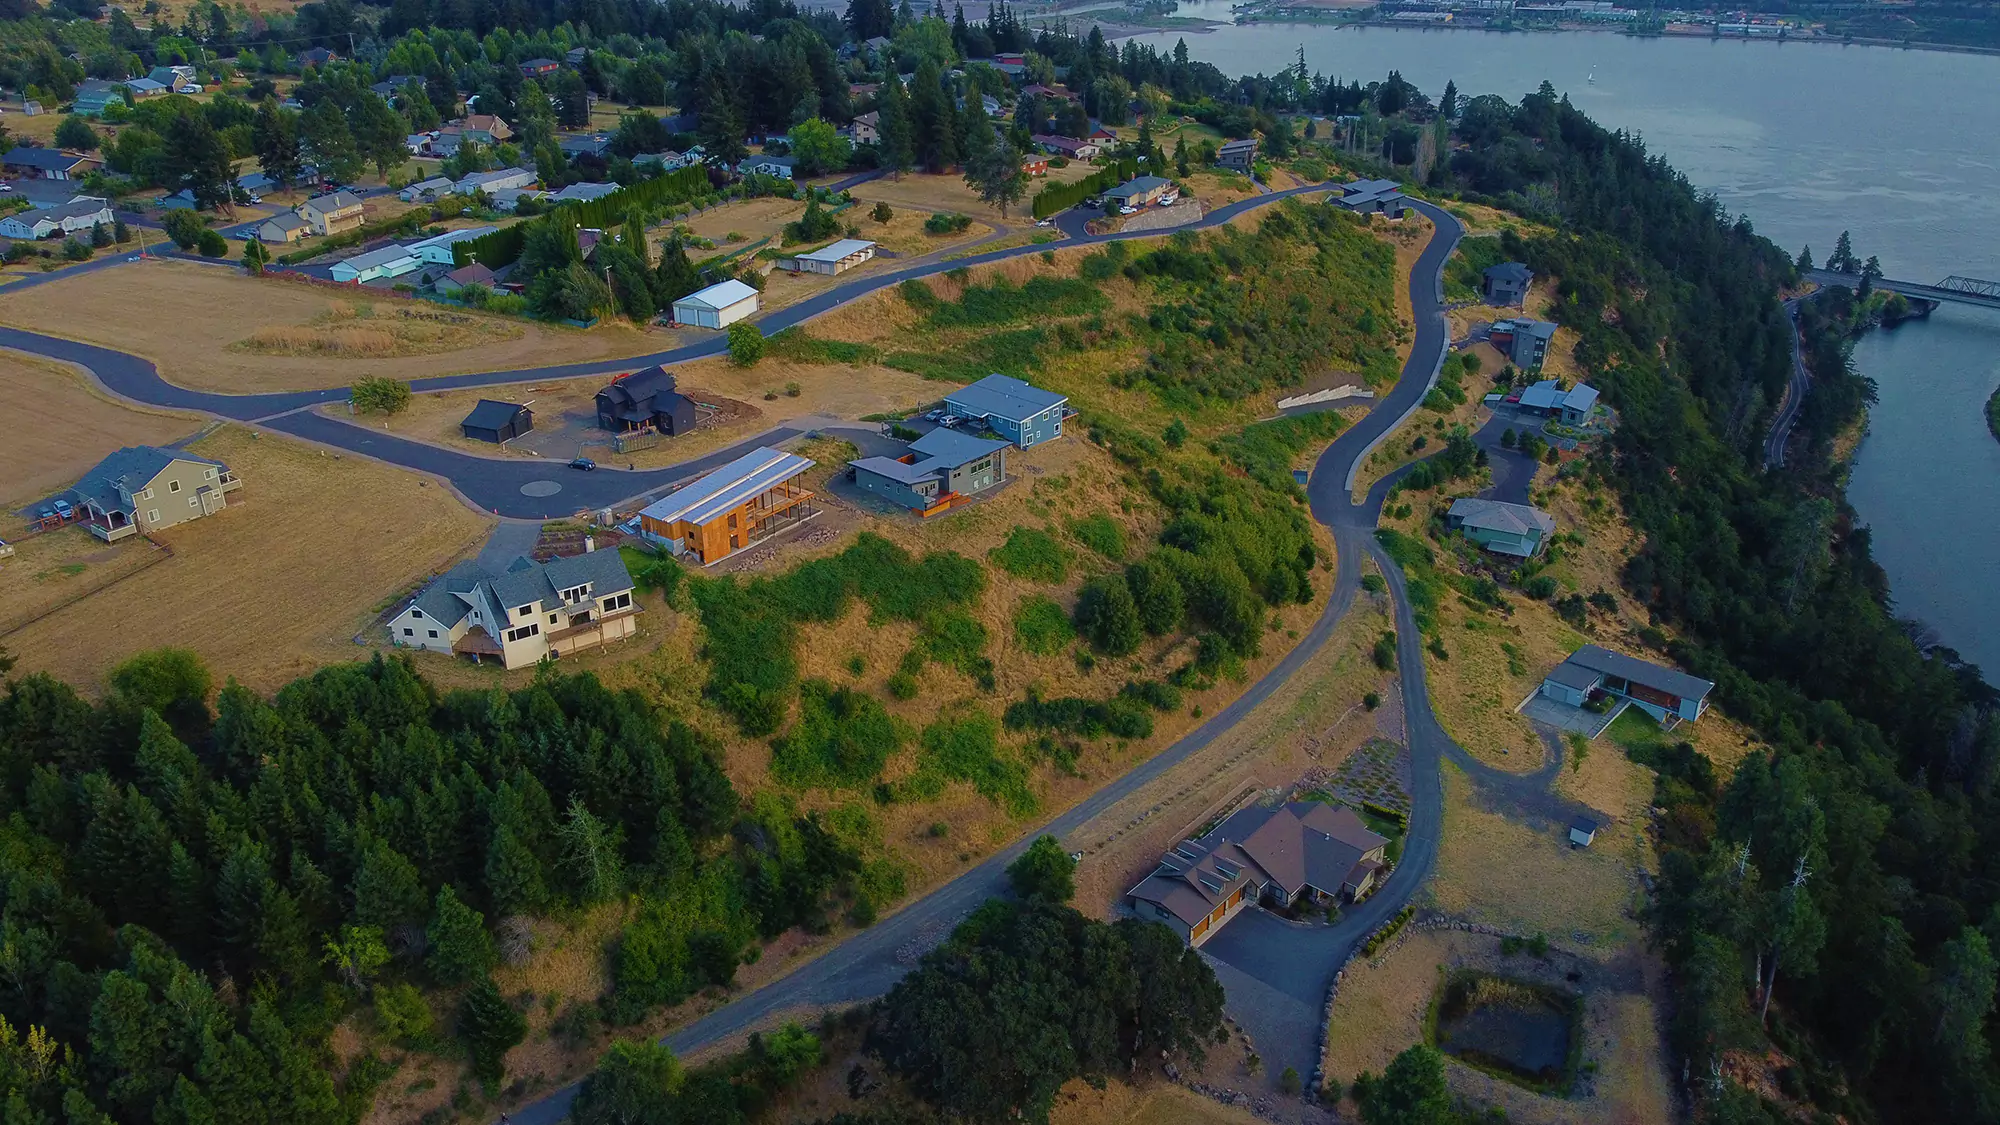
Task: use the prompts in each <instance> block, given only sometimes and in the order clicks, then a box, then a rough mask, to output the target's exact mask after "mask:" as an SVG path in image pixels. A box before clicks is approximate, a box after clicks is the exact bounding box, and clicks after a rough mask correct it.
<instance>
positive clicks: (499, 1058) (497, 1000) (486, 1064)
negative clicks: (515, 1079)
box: [458, 977, 528, 1088]
mask: <svg viewBox="0 0 2000 1125" xmlns="http://www.w3.org/2000/svg"><path fill="white" fill-rule="evenodd" d="M458 1034H459V1037H460V1038H462V1039H464V1040H465V1045H466V1050H467V1052H468V1053H469V1054H470V1055H471V1056H472V1073H473V1076H474V1077H476V1078H478V1079H479V1080H480V1081H481V1082H482V1083H484V1084H486V1085H487V1086H488V1087H489V1088H490V1087H493V1086H497V1085H499V1084H500V1081H501V1079H503V1078H505V1077H506V1076H507V1071H506V1055H507V1052H508V1051H509V1050H512V1049H513V1048H514V1047H515V1046H516V1045H518V1044H519V1043H520V1042H521V1040H523V1039H525V1038H527V1036H528V1021H527V1020H525V1019H522V1018H521V1013H519V1012H516V1011H515V1010H514V1009H513V1007H512V1006H511V1005H509V1004H508V1003H507V1000H506V998H505V997H503V996H501V995H500V989H499V988H498V987H497V986H496V985H495V984H494V983H493V978H491V977H485V978H482V979H481V980H480V981H479V983H477V984H475V985H473V986H472V989H471V990H470V991H469V992H467V993H466V994H465V999H464V1001H463V1002H462V1003H461V1004H460V1006H459V1011H458Z"/></svg>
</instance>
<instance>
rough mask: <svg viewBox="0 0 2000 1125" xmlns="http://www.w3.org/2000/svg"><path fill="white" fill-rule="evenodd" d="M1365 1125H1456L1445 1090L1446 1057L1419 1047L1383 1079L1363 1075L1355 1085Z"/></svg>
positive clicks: (1403, 1056)
mask: <svg viewBox="0 0 2000 1125" xmlns="http://www.w3.org/2000/svg"><path fill="white" fill-rule="evenodd" d="M1354 1100H1355V1101H1356V1102H1358V1103H1360V1106H1361V1120H1362V1121H1363V1122H1364V1125H1453V1123H1454V1122H1455V1121H1456V1120H1457V1115H1456V1114H1454V1113H1453V1112H1452V1108H1451V1093H1450V1091H1449V1090H1447V1089H1446V1087H1445V1081H1444V1056H1443V1055H1440V1054H1438V1052H1437V1050H1436V1048H1433V1047H1428V1046H1425V1045H1424V1044H1422V1043H1419V1044H1417V1045H1416V1046H1414V1047H1411V1048H1409V1049H1407V1050H1405V1051H1404V1052H1403V1053H1402V1054H1400V1055H1397V1056H1396V1057H1395V1059H1394V1060H1393V1061H1391V1062H1390V1063H1389V1067H1388V1069H1387V1070H1384V1071H1383V1072H1382V1077H1380V1078H1375V1077H1374V1076H1372V1075H1369V1074H1366V1073H1364V1074H1362V1075H1361V1077H1359V1078H1357V1079H1355V1081H1354Z"/></svg>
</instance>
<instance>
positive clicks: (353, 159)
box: [273, 98, 364, 183]
mask: <svg viewBox="0 0 2000 1125" xmlns="http://www.w3.org/2000/svg"><path fill="white" fill-rule="evenodd" d="M299 135H300V139H301V141H302V143H303V147H304V149H305V151H306V153H307V155H308V156H310V157H311V159H312V162H313V166H314V167H316V168H318V169H319V173H320V175H322V176H325V177H327V178H329V179H332V180H334V181H336V182H338V183H347V182H349V181H351V180H353V179H354V178H355V177H357V176H359V175H360V174H361V169H362V166H363V160H364V158H363V156H362V154H361V149H360V146H359V145H357V144H356V143H355V140H354V132H353V130H351V129H349V128H348V125H347V115H346V114H343V113H342V112H340V106H339V105H338V104H336V103H335V102H334V100H333V99H332V98H321V99H320V101H319V104H318V105H315V106H313V107H312V109H310V110H308V111H306V115H305V117H304V118H303V119H302V120H301V121H300V122H299ZM273 178H276V177H273Z"/></svg>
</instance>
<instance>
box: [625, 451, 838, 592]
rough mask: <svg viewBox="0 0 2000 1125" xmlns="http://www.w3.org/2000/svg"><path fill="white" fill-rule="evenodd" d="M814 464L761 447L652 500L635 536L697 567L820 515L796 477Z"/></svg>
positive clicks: (805, 459) (798, 457) (788, 454)
mask: <svg viewBox="0 0 2000 1125" xmlns="http://www.w3.org/2000/svg"><path fill="white" fill-rule="evenodd" d="M813 464H814V462H812V461H811V460H809V459H807V458H804V457H801V456H799V455H798V454H796V453H787V452H785V451H784V450H782V449H773V448H771V447H769V446H765V447H763V448H761V449H753V450H751V451H750V452H748V453H745V454H744V455H743V456H741V457H738V458H736V459H735V460H733V461H731V462H729V463H728V464H726V465H724V466H722V467H721V468H719V469H716V470H715V471H714V472H711V473H709V474H708V475H707V476H704V477H702V478H701V479H700V480H697V481H695V482H693V483H692V484H689V485H686V486H684V487H682V488H680V489H677V490H675V491H674V492H671V493H669V494H668V495H666V496H665V497H663V498H661V499H660V500H657V501H655V502H653V503H652V504H650V505H648V506H646V507H645V508H643V509H641V510H640V512H639V517H638V519H639V533H640V534H641V535H643V536H645V537H646V538H647V539H650V540H652V541H653V542H654V543H657V544H659V545H660V546H662V547H665V548H666V549H667V550H668V551H671V552H672V553H673V554H675V555H676V556H679V557H681V558H683V559H686V560H689V561H691V562H693V563H694V564H695V565H697V566H713V565H714V564H716V563H718V562H721V561H722V560H723V559H726V558H728V557H729V556H731V555H733V554H735V553H736V552H738V551H741V550H743V549H744V548H746V547H748V546H750V545H751V544H753V543H757V542H759V541H761V540H764V539H767V538H769V537H771V536H772V535H776V534H778V533H779V532H781V531H786V530H789V529H791V528H793V527H796V526H798V525H799V524H801V523H804V522H805V521H806V520H809V519H811V518H812V517H814V516H816V515H818V514H819V509H818V508H817V507H815V506H814V505H813V502H812V501H813V496H814V493H813V492H812V491H811V490H809V489H807V488H805V487H804V486H803V485H801V484H800V483H799V477H800V476H802V475H803V474H804V473H805V471H806V470H807V469H810V468H812V467H813Z"/></svg>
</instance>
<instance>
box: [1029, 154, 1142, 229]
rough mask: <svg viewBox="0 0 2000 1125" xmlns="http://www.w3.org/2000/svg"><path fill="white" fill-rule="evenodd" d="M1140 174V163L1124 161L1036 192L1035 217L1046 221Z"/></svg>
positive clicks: (1129, 159) (1130, 160)
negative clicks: (1081, 177)
mask: <svg viewBox="0 0 2000 1125" xmlns="http://www.w3.org/2000/svg"><path fill="white" fill-rule="evenodd" d="M1138 174H1139V162H1138V161H1137V160H1134V159H1131V158H1127V159H1124V160H1120V161H1119V162H1117V163H1116V164H1112V165H1110V166H1108V167H1104V168H1100V169H1098V170H1097V171H1095V172H1092V173H1091V174H1090V175H1088V176H1085V177H1084V178H1083V179H1080V180H1078V181H1076V182H1075V183H1073V184H1050V185H1049V186H1047V187H1045V188H1043V189H1042V190H1040V191H1038V192H1036V193H1035V202H1034V211H1035V218H1037V219H1046V218H1048V217H1049V216H1050V215H1053V214H1055V213H1056V212H1057V211H1061V210H1064V209H1066V208H1070V207H1074V206H1076V205H1077V204H1079V203H1082V202H1083V201H1084V200H1086V199H1089V198H1090V197H1091V196H1093V195H1096V194H1097V193H1098V192H1101V191H1107V190H1109V189H1111V188H1115V187H1117V186H1118V185H1119V184H1122V183H1124V182H1125V181H1126V180H1129V179H1131V178H1132V177H1133V176H1136V175H1138Z"/></svg>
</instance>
